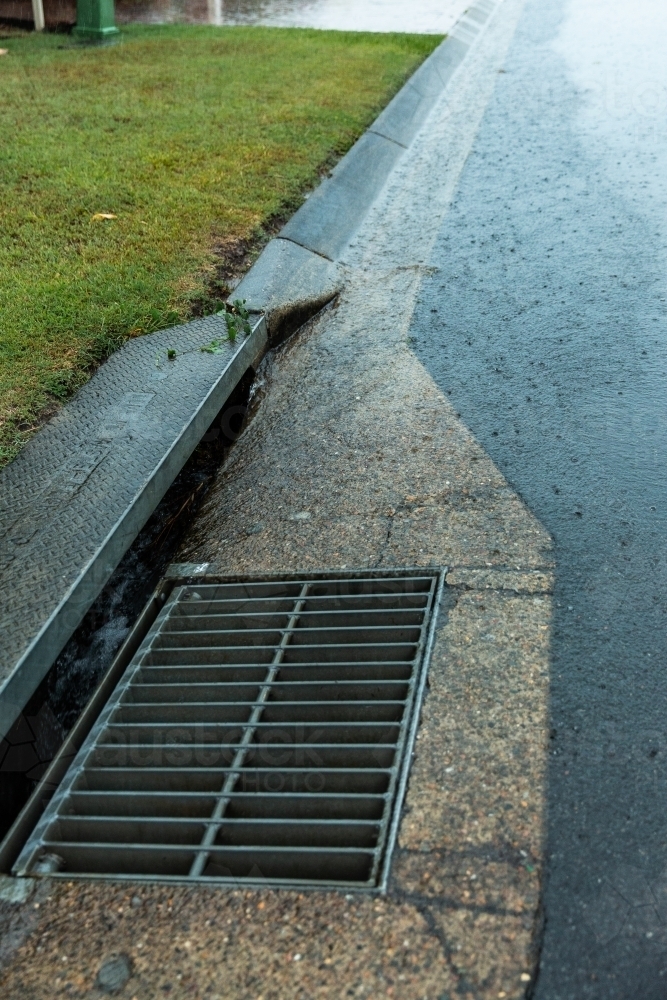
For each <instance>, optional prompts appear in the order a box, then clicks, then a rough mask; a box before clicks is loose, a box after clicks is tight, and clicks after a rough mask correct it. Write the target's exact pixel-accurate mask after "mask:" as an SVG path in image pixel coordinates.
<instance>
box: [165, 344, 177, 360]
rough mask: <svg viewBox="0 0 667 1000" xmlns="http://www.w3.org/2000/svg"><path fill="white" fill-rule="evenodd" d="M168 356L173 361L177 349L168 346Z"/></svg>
mask: <svg viewBox="0 0 667 1000" xmlns="http://www.w3.org/2000/svg"><path fill="white" fill-rule="evenodd" d="M167 357H168V358H169V360H170V361H173V360H174V358H175V357H176V351H175V350H174V348H173V347H168V348H167Z"/></svg>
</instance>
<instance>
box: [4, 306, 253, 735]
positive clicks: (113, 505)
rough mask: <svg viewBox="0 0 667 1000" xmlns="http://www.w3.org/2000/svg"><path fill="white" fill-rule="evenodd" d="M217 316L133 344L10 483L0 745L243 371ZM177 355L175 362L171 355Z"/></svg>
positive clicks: (83, 393) (10, 474) (8, 471)
mask: <svg viewBox="0 0 667 1000" xmlns="http://www.w3.org/2000/svg"><path fill="white" fill-rule="evenodd" d="M225 336H226V326H225V323H224V321H223V319H222V318H221V317H219V316H209V317H207V318H205V319H202V320H195V321H194V322H192V323H188V324H187V325H184V326H180V327H175V328H173V329H170V330H163V331H160V332H159V333H155V334H150V335H147V336H144V337H140V338H137V339H135V340H131V341H129V342H128V343H127V344H125V346H124V347H122V348H121V349H120V350H119V351H117V352H116V353H115V354H114V355H112V357H111V358H110V359H109V360H108V361H107V362H106V364H104V365H103V366H102V367H101V368H100V370H99V371H98V372H97V373H96V374H95V375H94V376H93V378H92V379H91V380H90V382H88V383H87V384H86V385H85V386H84V387H83V388H82V389H81V390H80V391H79V392H78V393H77V395H76V396H75V397H74V398H73V399H72V400H71V402H69V403H68V404H67V405H66V406H65V407H64V408H63V409H62V410H61V411H60V412H59V413H58V414H57V415H56V416H55V417H54V418H53V420H51V421H50V423H48V424H47V425H46V426H45V427H44V428H43V429H42V430H41V431H40V432H39V433H38V434H37V435H35V437H34V438H33V439H32V440H31V441H30V442H29V443H28V444H27V445H26V447H25V449H24V450H23V451H22V452H21V454H20V455H19V456H18V458H17V459H16V461H14V462H12V463H11V464H10V465H9V466H7V467H6V468H5V469H4V470H3V471H2V472H1V473H0V587H1V594H2V597H1V603H0V635H1V636H2V642H1V653H0V737H2V736H4V735H5V733H6V732H7V731H8V729H9V728H10V726H11V725H12V723H13V722H14V720H15V718H16V717H17V715H18V714H19V713H20V712H21V711H22V709H23V707H24V705H25V703H26V701H27V700H28V698H29V697H30V695H31V694H32V693H33V692H34V690H35V689H36V688H37V686H38V685H39V683H40V682H41V680H42V679H43V677H44V676H45V674H46V673H47V671H48V669H49V667H50V666H51V664H52V663H53V661H54V660H55V658H56V657H57V655H58V653H59V652H60V650H61V649H62V647H63V646H64V645H65V643H66V642H67V640H68V639H69V638H70V636H71V635H72V633H73V632H74V630H75V629H76V628H77V626H78V625H79V623H80V622H81V619H82V618H83V616H84V614H85V613H86V611H87V610H88V608H89V607H90V605H91V604H92V602H93V600H94V599H95V597H96V596H97V595H98V594H99V592H100V591H101V589H102V588H103V586H104V585H105V583H106V582H107V580H108V579H109V577H110V575H111V573H112V572H113V570H114V569H115V567H116V566H117V564H118V562H119V561H120V559H121V558H122V556H123V554H124V553H125V552H126V551H127V549H128V548H129V546H130V545H131V544H132V542H133V541H134V538H135V537H136V535H137V534H138V532H139V531H140V530H141V528H142V527H143V525H144V524H145V522H146V520H147V519H148V517H149V516H150V514H151V513H152V512H153V510H154V509H155V507H156V506H157V504H158V503H159V501H160V500H161V498H162V496H163V495H164V493H165V492H166V490H167V489H168V487H169V486H170V485H171V483H172V482H173V480H174V479H175V477H176V475H177V474H178V472H179V471H180V469H181V468H182V466H183V465H184V464H185V462H186V461H187V459H188V458H189V456H190V454H191V453H192V451H193V450H194V448H195V447H196V445H197V443H198V442H199V440H200V439H201V437H202V435H203V434H204V433H205V432H206V430H207V428H208V427H209V426H210V424H211V422H212V421H213V420H214V418H215V416H216V415H217V413H218V412H219V410H220V409H221V408H222V406H223V405H224V403H225V400H226V399H227V398H228V396H229V395H230V393H231V392H232V391H233V389H234V388H235V386H236V385H237V383H238V381H239V379H240V378H241V377H242V376H243V374H244V373H245V371H246V370H247V369H248V368H249V367H250V366H252V365H254V364H256V362H257V360H258V359H259V357H260V356H261V354H262V353H263V351H264V349H265V345H266V327H265V323H264V319H263V318H261V319H255V321H254V323H253V328H252V332H251V334H250V335H249V336H248V337H247V338H243V337H239V339H238V340H237V341H236V342H235V343H234V344H230V343H229V342H227V343H226V344H225V345H224V346H223V347H222V348H221V350H220V353H206V352H203V351H202V350H201V347H202V346H204V345H206V344H208V343H210V341H211V340H213V339H221V338H224V337H225ZM168 349H173V350H175V351H176V352H177V356H176V358H175V359H173V360H169V359H168V358H167V350H168Z"/></svg>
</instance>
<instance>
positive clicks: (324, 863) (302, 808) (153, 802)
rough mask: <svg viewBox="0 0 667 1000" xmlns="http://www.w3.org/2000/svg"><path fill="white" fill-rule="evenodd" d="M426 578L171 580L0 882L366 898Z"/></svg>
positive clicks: (396, 803) (384, 837)
mask: <svg viewBox="0 0 667 1000" xmlns="http://www.w3.org/2000/svg"><path fill="white" fill-rule="evenodd" d="M444 574H445V571H444V570H438V569H390V570H360V571H356V572H355V571H350V572H337V573H333V574H331V573H308V574H299V575H296V574H289V575H286V576H269V577H224V576H223V577H220V576H217V575H216V574H215V572H214V570H212V569H211V568H210V567H209V568H207V567H205V566H202V567H197V566H194V565H187V566H178V565H177V566H173V567H171V568H170V570H169V571H168V573H167V575H166V578H165V579H164V580H163V581H162V584H161V585H160V587H159V588H158V593H157V595H156V597H155V599H154V600H153V601H152V602H151V604H149V606H148V608H147V610H146V612H145V615H146V617H145V620H144V621H143V622H142V619H140V621H139V623H138V624H137V626H136V628H135V630H134V631H135V633H136V641H135V643H134V645H135V646H136V647H137V648H136V649H135V650H134V653H133V655H132V656H131V659H130V662H129V664H128V665H127V667H126V669H125V672H124V674H123V676H122V678H121V679H120V681H119V682H118V683H117V684H116V685H115V687H114V690H113V692H112V693H111V694H110V697H109V698H108V700H107V701H106V704H105V705H104V706H103V707H102V711H101V714H100V715H99V718H98V719H97V721H96V722H95V724H94V726H93V728H92V730H91V732H90V733H89V734H88V736H87V738H86V739H85V741H84V743H83V745H82V747H81V748H80V750H79V751H78V753H77V754H76V757H75V759H74V760H73V762H72V763H71V766H70V767H69V769H68V770H67V774H66V775H65V777H64V780H62V782H61V783H60V786H59V787H58V789H57V791H56V792H55V794H54V795H53V798H52V800H51V802H50V804H49V805H48V806H47V808H46V810H45V812H44V815H43V817H42V819H41V820H40V821H39V822H38V824H37V826H36V828H35V829H34V831H33V832H32V835H31V836H30V837H29V839H28V842H27V843H26V844H25V846H24V847H23V850H22V852H21V855H20V857H19V859H18V861H17V863H16V865H15V866H14V869H13V871H14V874H17V875H32V874H42V875H51V876H61V877H67V878H72V877H79V878H81V877H83V878H86V877H88V878H91V877H92V878H112V879H119V878H120V879H123V878H129V879H131V880H133V881H136V880H139V881H141V880H150V881H156V880H158V881H177V882H200V881H207V882H217V883H223V884H224V883H233V884H238V883H242V884H252V885H278V886H280V885H283V886H288V885H289V886H301V887H313V888H316V887H323V886H338V887H343V886H347V887H355V888H357V889H362V890H371V891H377V890H380V891H382V890H383V889H384V888H385V887H386V882H387V878H388V871H389V864H390V861H391V854H392V847H393V843H394V841H395V838H396V835H397V830H398V822H399V818H400V811H401V804H402V799H403V794H404V791H405V787H406V784H407V777H408V771H409V766H410V760H411V752H412V746H413V743H414V739H415V735H416V729H417V725H418V721H419V710H420V704H421V699H422V694H423V690H424V685H425V682H426V674H427V669H428V662H429V657H430V651H431V647H432V644H433V639H434V634H435V626H436V619H437V609H438V607H439V605H440V602H441V599H442V591H443V587H444ZM151 608H152V611H151ZM142 617H143V616H142ZM129 641H131V640H129Z"/></svg>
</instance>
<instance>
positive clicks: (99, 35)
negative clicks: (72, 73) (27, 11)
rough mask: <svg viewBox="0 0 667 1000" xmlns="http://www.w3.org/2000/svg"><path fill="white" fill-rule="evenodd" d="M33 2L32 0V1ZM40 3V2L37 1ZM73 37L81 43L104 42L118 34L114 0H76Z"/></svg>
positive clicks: (38, 0)
mask: <svg viewBox="0 0 667 1000" xmlns="http://www.w3.org/2000/svg"><path fill="white" fill-rule="evenodd" d="M33 2H34V0H33ZM37 2H39V3H41V0H37ZM73 33H74V35H75V36H76V37H77V38H80V39H81V40H82V41H89V42H106V41H110V40H112V39H113V38H115V36H116V35H117V34H118V28H117V27H116V25H115V19H114V0H77V4H76V27H75V29H74V32H73Z"/></svg>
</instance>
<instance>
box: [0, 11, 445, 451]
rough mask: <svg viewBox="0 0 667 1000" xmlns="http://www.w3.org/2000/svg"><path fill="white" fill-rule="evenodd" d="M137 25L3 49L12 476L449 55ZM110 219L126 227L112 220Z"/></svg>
mask: <svg viewBox="0 0 667 1000" xmlns="http://www.w3.org/2000/svg"><path fill="white" fill-rule="evenodd" d="M438 41H439V39H438V38H434V37H433V36H413V35H368V34H353V33H349V34H348V33H341V32H320V31H302V30H285V29H275V28H222V29H221V28H208V27H201V28H199V27H185V26H168V27H157V28H156V27H144V26H134V27H132V28H129V29H124V30H123V33H122V37H121V41H120V42H119V43H118V44H117V45H114V46H109V47H105V48H85V47H79V46H75V45H74V44H73V43H72V41H71V40H70V39H69V38H68V37H66V36H63V35H43V36H41V37H40V36H37V35H26V36H24V37H10V38H9V39H7V40H4V41H2V42H1V43H0V44H1V45H2V46H4V47H5V48H8V49H9V54H8V55H7V56H3V57H0V136H2V139H1V140H0V464H2V463H3V462H6V461H8V460H9V459H11V458H12V457H13V456H14V455H16V453H17V452H18V450H19V448H20V447H21V445H22V443H23V442H24V441H25V440H26V439H27V437H29V435H30V433H32V432H33V430H34V428H35V427H36V426H37V425H38V423H39V421H40V419H42V418H43V416H44V414H45V412H46V413H48V412H49V409H51V410H52V409H53V407H54V405H57V404H58V402H59V401H61V400H63V399H65V398H66V397H67V396H68V395H70V394H71V393H72V392H73V391H74V390H75V389H76V388H78V387H79V386H80V385H81V384H82V383H83V382H84V381H85V380H86V379H87V378H88V377H89V375H90V373H91V371H92V370H94V367H95V365H97V364H99V363H100V362H101V361H102V360H103V359H104V358H105V357H107V356H108V354H109V353H110V352H111V351H112V350H114V349H115V348H116V347H118V346H119V345H120V344H121V343H122V342H123V341H124V340H125V339H126V338H127V337H129V336H137V335H139V334H142V333H147V332H150V331H153V330H156V329H160V328H163V327H165V326H169V325H171V324H173V323H175V322H177V321H179V320H182V319H187V318H188V317H189V316H190V315H192V314H193V311H195V309H196V304H197V303H199V308H200V309H201V303H202V301H206V300H207V296H208V297H209V298H210V289H211V287H212V285H213V286H214V285H215V277H216V273H217V268H218V266H219V264H220V260H221V257H222V258H224V256H225V250H226V248H230V247H233V246H234V245H235V244H236V243H237V242H238V241H245V240H253V239H258V237H259V234H260V233H261V232H262V227H263V226H264V225H265V224H266V223H267V221H268V220H271V219H272V218H275V216H276V215H277V214H280V213H281V212H284V211H285V210H286V209H289V208H294V207H295V206H296V205H297V204H298V203H299V197H300V194H301V193H302V192H304V190H306V189H307V188H308V187H310V186H312V184H313V183H314V181H316V179H317V176H318V168H319V167H321V165H322V164H325V163H327V162H330V161H331V158H332V156H335V155H339V154H341V153H343V152H344V151H345V150H346V149H348V148H349V146H350V145H351V144H352V143H353V142H354V140H355V139H356V138H357V137H358V136H359V134H360V133H361V132H362V131H363V129H364V128H365V127H366V126H367V125H368V124H369V123H370V121H372V119H373V117H374V116H375V114H376V113H377V112H378V110H379V109H380V108H381V107H382V106H383V105H384V104H385V103H386V102H387V100H388V99H389V98H390V97H391V95H392V94H393V93H394V92H395V91H396V90H397V89H398V88H399V87H400V85H401V84H402V83H403V81H404V80H405V79H406V78H407V76H409V74H410V73H411V72H412V71H413V70H414V69H415V68H416V66H417V65H418V63H419V62H420V61H421V60H422V59H423V58H425V56H426V55H428V53H429V52H430V51H431V50H432V49H433V47H434V46H435V45H436V44H437V43H438ZM97 213H111V214H113V215H115V216H117V218H115V219H111V220H100V219H97V220H96V219H94V216H95V215H96V214H97Z"/></svg>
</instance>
